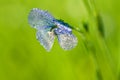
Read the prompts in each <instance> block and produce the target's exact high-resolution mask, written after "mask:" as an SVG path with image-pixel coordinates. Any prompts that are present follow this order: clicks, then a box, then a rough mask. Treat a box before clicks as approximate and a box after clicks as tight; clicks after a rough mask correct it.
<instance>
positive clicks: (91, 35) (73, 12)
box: [0, 0, 120, 80]
mask: <svg viewBox="0 0 120 80" xmlns="http://www.w3.org/2000/svg"><path fill="white" fill-rule="evenodd" d="M32 8H40V9H43V10H48V11H49V12H50V13H51V14H52V15H54V16H55V17H56V18H57V19H63V20H64V21H66V22H68V23H69V24H70V25H72V26H74V27H75V28H77V29H78V31H73V33H74V34H75V35H76V36H77V38H78V45H77V46H76V47H75V48H74V49H72V50H70V51H64V50H63V49H62V48H61V47H60V46H59V43H58V41H57V39H56V40H55V43H54V45H53V48H52V50H51V51H50V52H46V50H45V49H44V48H43V47H42V46H41V45H40V43H39V42H38V41H37V40H36V30H35V29H33V28H31V27H30V25H29V24H28V13H29V12H30V10H31V9H32ZM119 9H120V1H119V0H0V80H120V38H119V34H120V31H119V30H120V10H119ZM79 30H80V32H79Z"/></svg>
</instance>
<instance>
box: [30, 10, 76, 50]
mask: <svg viewBox="0 0 120 80" xmlns="http://www.w3.org/2000/svg"><path fill="white" fill-rule="evenodd" d="M28 22H29V24H30V25H31V26H32V27H33V28H35V29H37V35H36V37H37V39H38V40H39V41H40V43H41V45H42V46H43V47H44V48H45V49H46V50H47V51H50V50H51V48H52V46H53V43H54V39H55V36H57V38H58V42H59V44H60V46H61V47H62V48H63V49H64V50H70V49H72V48H74V47H75V46H76V45H77V42H78V41H77V38H76V37H75V36H74V35H73V34H72V29H71V26H69V25H68V24H67V23H65V22H63V21H62V20H57V19H55V18H54V17H53V16H52V15H51V14H50V13H48V12H47V11H44V10H40V9H38V8H33V9H32V10H31V11H30V13H29V16H28Z"/></svg>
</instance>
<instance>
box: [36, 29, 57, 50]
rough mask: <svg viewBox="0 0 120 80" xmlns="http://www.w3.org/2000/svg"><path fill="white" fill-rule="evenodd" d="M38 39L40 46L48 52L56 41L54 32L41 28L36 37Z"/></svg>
mask: <svg viewBox="0 0 120 80" xmlns="http://www.w3.org/2000/svg"><path fill="white" fill-rule="evenodd" d="M36 37H37V39H38V40H39V42H40V44H41V45H42V46H43V47H44V48H45V49H46V50H47V51H50V50H51V48H52V46H53V43H54V39H55V35H54V33H53V31H51V32H50V31H48V30H46V29H45V28H41V29H40V30H39V31H37V35H36Z"/></svg>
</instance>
